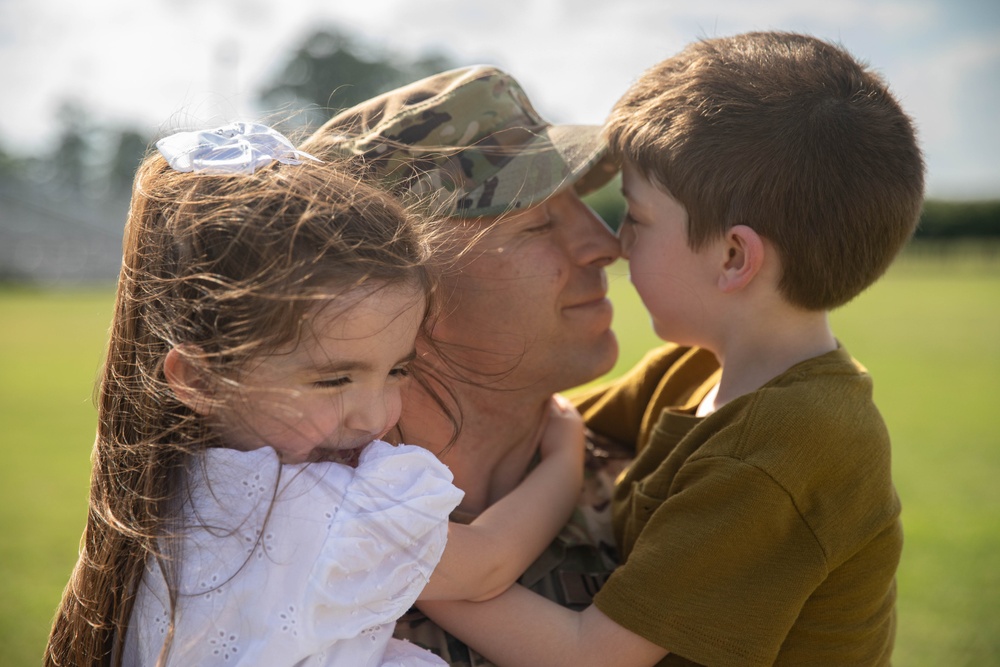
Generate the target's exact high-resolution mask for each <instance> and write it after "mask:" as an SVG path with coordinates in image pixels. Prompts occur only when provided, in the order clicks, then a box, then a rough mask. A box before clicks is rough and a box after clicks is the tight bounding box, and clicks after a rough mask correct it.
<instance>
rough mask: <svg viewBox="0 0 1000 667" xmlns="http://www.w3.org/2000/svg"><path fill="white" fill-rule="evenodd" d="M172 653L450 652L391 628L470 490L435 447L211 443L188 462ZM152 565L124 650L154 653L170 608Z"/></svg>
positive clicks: (224, 660) (326, 657)
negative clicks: (351, 453)
mask: <svg viewBox="0 0 1000 667" xmlns="http://www.w3.org/2000/svg"><path fill="white" fill-rule="evenodd" d="M188 480H189V485H190V488H191V493H190V501H189V502H188V503H186V504H185V505H184V507H183V509H182V516H183V525H184V526H185V528H184V532H183V534H182V535H181V536H180V537H179V539H178V540H176V543H175V544H173V545H169V546H168V547H165V549H166V552H167V553H168V554H177V557H176V558H174V560H172V561H171V563H172V564H173V566H174V567H176V569H177V573H178V580H179V591H178V593H179V594H178V596H177V605H176V610H175V636H174V640H173V643H172V645H171V650H170V654H169V661H168V664H169V665H176V666H180V665H185V666H186V665H193V664H199V665H202V664H204V665H208V664H218V665H251V664H253V665H269V666H280V665H343V666H345V667H353V666H354V665H385V666H386V667H389V666H392V667H430V666H432V665H436V666H440V665H444V664H445V663H444V662H443V661H441V660H440V659H439V658H436V657H435V656H433V655H432V654H430V653H428V652H427V651H424V650H423V649H420V648H418V647H416V646H413V645H411V644H408V643H406V642H400V641H398V640H395V639H392V637H391V635H392V631H393V627H394V623H395V620H396V619H397V618H398V617H399V616H400V615H402V614H403V613H404V612H405V611H406V610H407V609H408V608H409V607H410V606H411V605H412V604H413V602H414V601H415V600H416V598H417V596H418V595H419V593H420V591H421V590H422V589H423V587H424V585H425V584H426V583H427V580H428V578H429V577H430V574H431V572H432V571H433V570H434V567H435V566H436V565H437V562H438V560H439V559H440V557H441V553H442V551H443V550H444V545H445V541H446V539H447V531H448V527H447V521H448V515H449V514H450V513H451V511H452V510H453V509H454V508H455V507H456V506H457V505H458V503H459V501H460V500H461V498H462V492H461V491H459V490H458V489H457V488H456V487H455V486H454V485H453V484H452V483H451V482H452V476H451V473H450V471H449V470H448V469H447V468H446V467H445V466H444V465H443V464H441V463H440V462H439V461H438V460H437V459H436V458H435V457H434V456H433V455H432V454H430V452H428V451H427V450H424V449H422V448H419V447H413V446H409V445H399V446H392V445H389V444H387V443H384V442H380V441H376V442H374V443H372V444H371V445H369V446H368V447H367V448H366V449H365V451H364V452H363V453H362V455H361V459H360V461H359V464H358V467H357V468H350V467H347V466H344V465H341V464H337V463H326V462H324V463H310V464H302V465H281V464H280V463H279V461H278V457H277V455H276V453H275V452H274V450H272V449H270V448H263V449H258V450H254V451H251V452H240V451H236V450H231V449H212V450H208V451H206V452H205V453H204V456H203V458H202V459H201V460H200V461H199V462H198V465H195V466H193V467H192V469H191V470H190V471H189V474H188ZM168 599H169V598H168V593H167V587H166V583H165V580H164V578H163V575H162V574H161V572H160V569H159V567H158V565H157V564H156V563H155V562H153V561H152V560H151V561H150V562H149V563H148V564H147V569H146V573H145V576H144V579H143V582H142V583H141V584H140V587H139V590H138V591H137V595H136V602H135V607H134V609H133V613H132V618H131V622H130V625H129V631H128V633H127V635H126V658H127V663H126V664H130V665H154V664H155V663H156V659H157V656H158V655H159V652H160V649H161V647H162V645H163V640H164V636H165V629H166V626H167V623H168V621H169V608H170V607H169V603H168Z"/></svg>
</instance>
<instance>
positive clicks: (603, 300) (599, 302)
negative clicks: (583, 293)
mask: <svg viewBox="0 0 1000 667" xmlns="http://www.w3.org/2000/svg"><path fill="white" fill-rule="evenodd" d="M610 305H611V301H610V300H609V299H608V297H607V295H606V294H599V295H597V296H594V297H591V298H589V299H586V300H583V301H578V302H576V303H574V304H572V305H570V306H565V307H564V308H563V310H576V309H586V308H604V307H607V306H610Z"/></svg>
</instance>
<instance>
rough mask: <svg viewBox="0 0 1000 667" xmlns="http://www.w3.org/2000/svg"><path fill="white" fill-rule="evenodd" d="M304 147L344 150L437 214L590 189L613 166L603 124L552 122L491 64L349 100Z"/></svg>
mask: <svg viewBox="0 0 1000 667" xmlns="http://www.w3.org/2000/svg"><path fill="white" fill-rule="evenodd" d="M301 149H302V150H303V151H305V152H307V153H309V154H310V155H315V156H317V157H319V158H321V159H339V158H346V159H348V161H349V162H350V163H351V164H352V165H355V166H356V167H357V168H358V169H359V170H361V171H362V173H363V175H364V176H365V177H367V178H370V179H373V180H377V181H379V182H380V183H382V184H383V185H384V186H386V187H387V188H389V189H390V190H392V191H393V192H396V193H398V194H399V195H400V196H401V197H402V198H403V200H404V201H406V202H407V203H410V204H413V205H415V206H417V207H418V208H420V209H422V210H423V211H424V212H426V213H428V214H430V215H434V216H440V217H462V218H475V217H483V216H496V215H502V214H504V213H509V212H511V211H517V210H519V209H524V208H527V207H529V206H533V205H535V204H539V203H541V202H542V201H544V200H545V199H546V198H547V197H550V196H551V195H553V194H555V193H557V192H560V191H561V190H563V189H565V188H568V187H571V186H572V187H574V188H575V189H576V191H577V192H578V193H580V194H585V193H587V192H590V191H592V190H594V189H596V188H598V187H600V186H601V185H604V184H605V183H607V182H608V181H609V180H610V179H611V178H612V176H614V174H615V173H616V172H617V166H616V165H614V164H613V163H612V162H611V161H610V159H608V158H607V157H606V147H605V142H604V139H603V137H602V128H601V127H600V126H597V125H553V124H551V123H549V122H548V121H546V120H545V119H543V118H542V117H541V116H540V115H539V114H538V112H537V111H535V109H534V107H532V105H531V102H530V100H528V98H527V96H526V95H525V93H524V91H523V90H522V89H521V86H520V84H518V83H517V81H516V80H514V78H513V77H511V76H510V75H509V74H507V73H506V72H503V71H501V70H499V69H497V68H495V67H490V66H487V65H475V66H472V67H465V68H460V69H456V70H451V71H448V72H442V73H440V74H436V75H434V76H431V77H427V78H426V79H422V80H420V81H415V82H413V83H411V84H408V85H406V86H403V87H402V88H398V89H396V90H392V91H389V92H387V93H384V94H382V95H379V96H378V97H375V98H372V99H371V100H368V101H367V102H363V103H361V104H359V105H357V106H355V107H353V108H351V109H347V110H345V111H343V112H341V113H339V114H337V115H336V116H335V117H333V118H331V119H330V120H329V121H327V122H326V123H325V124H324V125H323V126H322V127H321V128H319V129H318V130H317V131H316V132H314V133H313V135H312V136H311V137H309V139H307V140H306V142H305V143H304V144H303V145H302V147H301Z"/></svg>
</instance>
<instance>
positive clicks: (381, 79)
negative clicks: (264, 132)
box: [259, 29, 455, 125]
mask: <svg viewBox="0 0 1000 667" xmlns="http://www.w3.org/2000/svg"><path fill="white" fill-rule="evenodd" d="M452 67H455V65H454V64H452V63H451V61H450V60H449V59H448V58H447V57H445V56H443V55H441V54H429V55H425V56H422V57H420V58H418V59H417V60H415V61H409V60H406V59H404V58H402V57H400V56H399V55H397V54H395V53H392V52H390V51H388V50H386V49H384V48H376V47H373V46H370V45H365V44H362V43H360V42H358V41H357V40H355V39H353V38H351V37H350V36H348V35H345V34H343V33H342V32H340V31H338V30H335V29H331V30H320V31H318V32H315V33H313V34H312V35H311V36H309V37H308V38H307V39H306V40H305V42H304V43H303V44H302V46H300V47H299V48H298V49H297V50H296V51H295V52H294V53H293V55H292V58H291V60H289V62H288V64H287V65H286V66H285V67H284V69H283V70H282V71H281V72H280V73H279V74H278V75H277V77H276V78H275V80H274V81H273V82H272V83H270V84H268V85H267V86H265V88H264V89H263V90H262V91H261V93H260V95H259V97H260V101H261V104H262V105H263V107H264V108H265V109H272V110H273V109H277V110H280V111H281V112H282V113H283V114H294V116H295V117H294V119H293V122H294V123H296V124H300V125H318V124H320V123H322V122H323V121H325V120H326V119H327V118H329V117H330V116H331V115H332V114H333V113H335V112H336V111H339V110H341V109H346V108H348V107H351V106H354V105H355V104H357V103H359V102H363V101H364V100H367V99H368V98H370V97H374V96H375V95H378V94H379V93H383V92H385V91H387V90H391V89H393V88H396V87H398V86H402V85H404V84H407V83H410V82H411V81H416V80H417V79H421V78H423V77H425V76H429V75H431V74H435V73H437V72H441V71H444V70H447V69H451V68H452Z"/></svg>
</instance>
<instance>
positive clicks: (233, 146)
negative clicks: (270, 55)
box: [156, 123, 321, 174]
mask: <svg viewBox="0 0 1000 667" xmlns="http://www.w3.org/2000/svg"><path fill="white" fill-rule="evenodd" d="M156 148H157V149H158V150H159V151H160V153H161V154H162V155H163V157H165V158H166V159H167V162H168V163H170V166H171V167H173V168H174V169H176V170H177V171H195V172H202V173H208V174H252V173H254V172H255V171H256V170H257V169H259V168H261V167H266V166H267V165H269V164H271V163H272V162H274V161H275V160H277V161H278V162H281V163H282V164H302V160H301V159H299V158H307V159H310V160H316V162H321V160H318V159H316V158H314V157H313V156H312V155H309V154H308V153H303V152H302V151H300V150H297V149H296V148H295V146H293V145H292V142H290V141H289V140H288V139H287V138H285V136H284V135H282V134H281V133H280V132H277V131H275V130H273V129H271V128H270V127H268V126H267V125H261V124H259V123H230V124H229V125H223V126H222V127H218V128H215V129H214V130H196V131H194V132H178V133H176V134H172V135H170V136H169V137H164V138H163V139H160V140H159V141H157V142H156Z"/></svg>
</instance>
